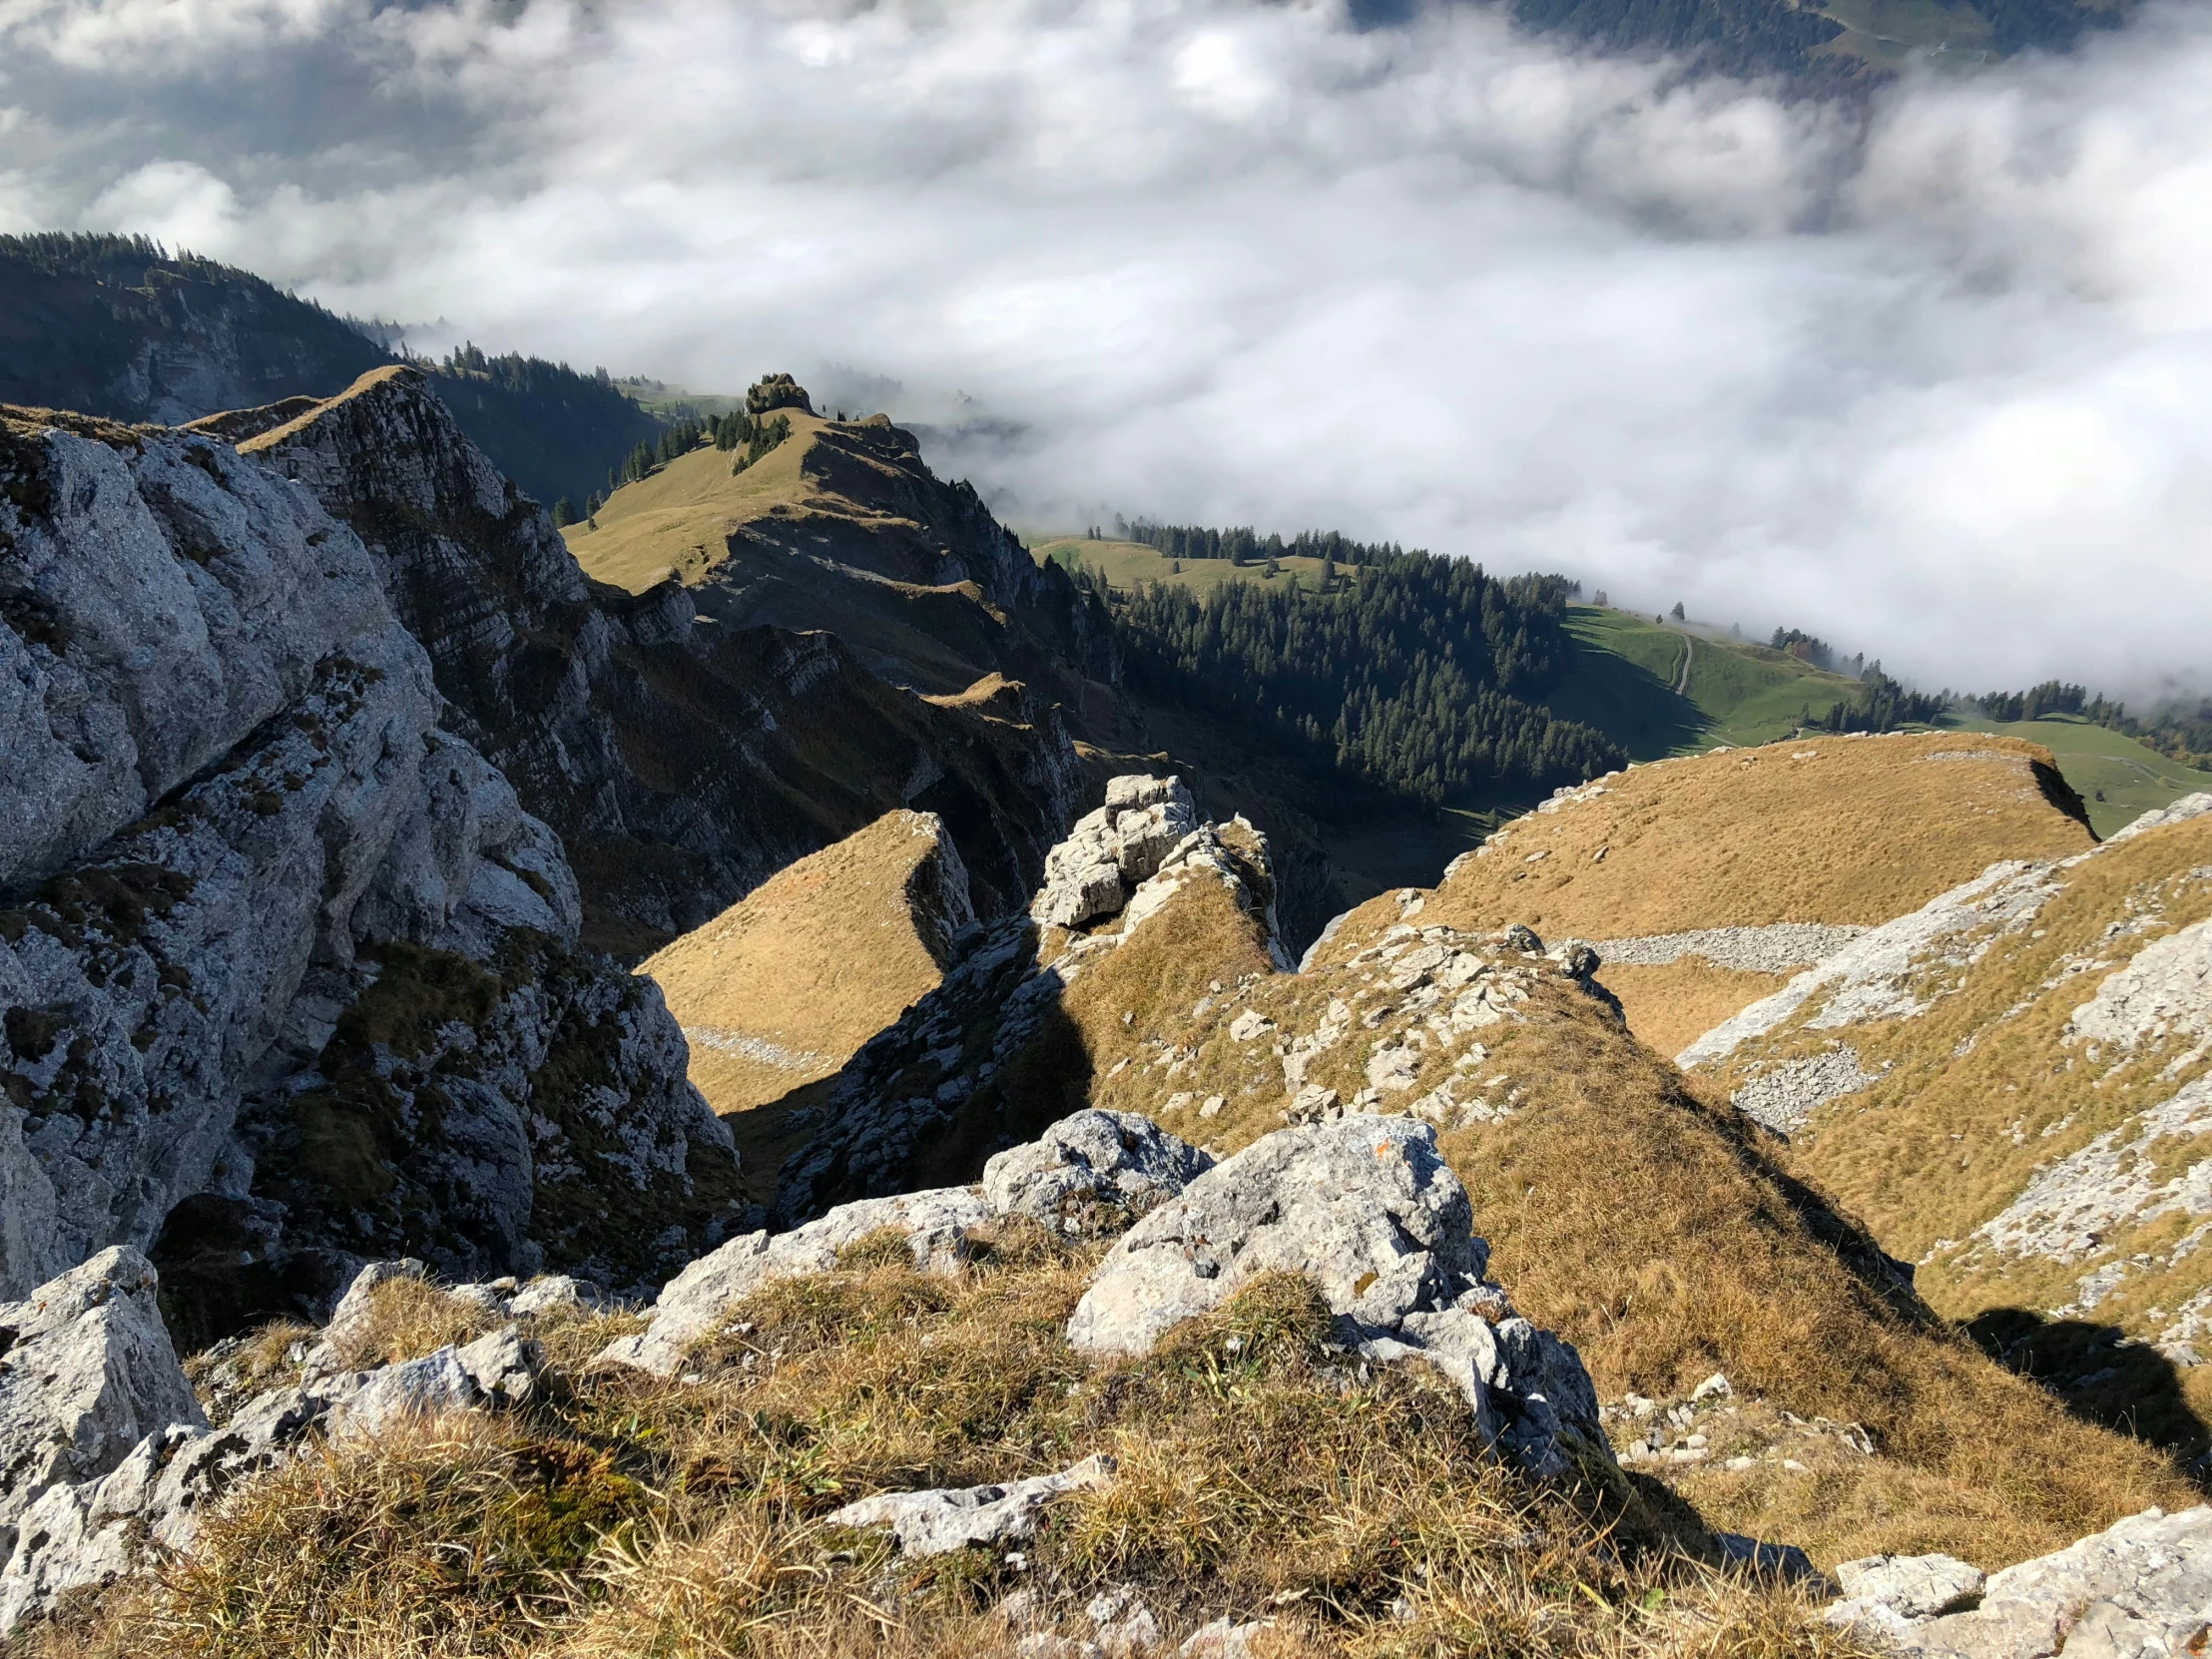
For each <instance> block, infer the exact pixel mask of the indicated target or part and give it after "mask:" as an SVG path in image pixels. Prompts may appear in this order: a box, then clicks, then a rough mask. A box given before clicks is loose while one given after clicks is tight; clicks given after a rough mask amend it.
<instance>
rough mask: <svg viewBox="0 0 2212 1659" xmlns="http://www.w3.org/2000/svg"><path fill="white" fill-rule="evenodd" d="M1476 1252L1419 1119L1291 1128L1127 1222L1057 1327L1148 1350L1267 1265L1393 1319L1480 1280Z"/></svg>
mask: <svg viewBox="0 0 2212 1659" xmlns="http://www.w3.org/2000/svg"><path fill="white" fill-rule="evenodd" d="M1488 1256H1489V1250H1488V1246H1486V1245H1485V1244H1484V1243H1483V1242H1482V1241H1481V1240H1480V1239H1477V1238H1476V1237H1474V1234H1473V1229H1472V1218H1471V1214H1470V1212H1469V1210H1468V1207H1467V1194H1466V1189H1465V1188H1464V1187H1462V1186H1461V1185H1460V1184H1459V1180H1458V1177H1456V1176H1454V1175H1453V1174H1452V1173H1451V1171H1450V1170H1449V1169H1448V1168H1446V1167H1445V1165H1444V1162H1443V1160H1442V1159H1441V1158H1440V1157H1438V1156H1437V1153H1436V1139H1435V1131H1434V1130H1432V1129H1430V1128H1429V1127H1428V1126H1427V1125H1426V1124H1421V1123H1416V1122H1414V1121H1413V1120H1412V1119H1410V1118H1385V1117H1360V1118H1346V1119H1342V1120H1339V1121H1336V1122H1332V1123H1320V1124H1306V1125H1300V1126H1298V1127H1295V1128H1291V1129H1285V1130H1279V1131H1277V1132H1276V1133H1275V1134H1272V1135H1267V1136H1263V1137H1262V1138H1261V1139H1260V1140H1258V1141H1255V1142H1254V1143H1253V1144H1252V1145H1251V1146H1249V1147H1247V1148H1246V1149H1245V1150H1244V1151H1242V1152H1240V1153H1238V1154H1237V1155H1236V1156H1235V1157H1233V1158H1229V1159H1227V1160H1225V1161H1223V1162H1222V1163H1220V1164H1217V1165H1216V1166H1215V1167H1214V1168H1213V1169H1212V1170H1211V1171H1209V1172H1208V1173H1207V1174H1205V1175H1204V1176H1201V1177H1200V1178H1199V1179H1198V1180H1197V1181H1195V1182H1193V1183H1192V1184H1191V1185H1190V1186H1189V1187H1188V1188H1186V1189H1185V1190H1184V1192H1183V1193H1182V1195H1181V1196H1180V1197H1179V1198H1177V1199H1175V1200H1173V1201H1172V1202H1170V1203H1167V1204H1164V1205H1162V1206H1160V1207H1159V1208H1158V1209H1156V1210H1154V1211H1153V1212H1152V1213H1151V1214H1150V1215H1149V1216H1147V1217H1145V1219H1144V1220H1143V1221H1141V1222H1139V1223H1138V1224H1137V1225H1136V1226H1135V1227H1134V1228H1132V1229H1131V1230H1130V1231H1129V1233H1128V1234H1127V1235H1126V1236H1124V1237H1123V1239H1122V1240H1121V1242H1120V1243H1119V1244H1117V1245H1116V1246H1115V1247H1114V1249H1113V1251H1112V1253H1111V1254H1110V1255H1108V1257H1107V1258H1106V1260H1105V1262H1104V1263H1102V1264H1101V1265H1100V1267H1099V1271H1098V1276H1097V1278H1096V1279H1095V1280H1094V1281H1093V1282H1092V1284H1091V1288H1090V1289H1089V1290H1088V1291H1086V1292H1085V1293H1084V1295H1083V1300H1082V1301H1081V1302H1080V1303H1079V1304H1078V1305H1077V1306H1076V1310H1075V1316H1074V1318H1073V1319H1072V1320H1071V1321H1070V1322H1069V1324H1068V1338H1069V1340H1070V1341H1071V1342H1072V1343H1074V1344H1075V1346H1076V1347H1077V1348H1079V1349H1083V1350H1085V1351H1087V1352H1090V1353H1097V1354H1131V1355H1134V1354H1147V1353H1150V1352H1151V1350H1152V1347H1153V1345H1154V1344H1155V1343H1157V1342H1158V1341H1159V1339H1160V1338H1161V1337H1163V1336H1164V1335H1166V1334H1167V1332H1169V1331H1170V1330H1172V1329H1173V1328H1174V1327H1176V1326H1178V1325H1180V1324H1182V1323H1183V1322H1184V1321H1185V1320H1189V1319H1194V1318H1196V1317H1197V1316H1199V1315H1201V1314H1205V1313H1210V1312H1212V1311H1213V1310H1214V1309H1216V1308H1218V1307H1220V1306H1221V1305H1222V1304H1223V1303H1225V1302H1227V1301H1228V1300H1229V1299H1230V1298H1231V1297H1232V1296H1234V1295H1235V1294H1236V1293H1237V1292H1238V1291H1239V1290H1241V1289H1242V1288H1243V1287H1244V1286H1245V1285H1246V1284H1247V1283H1248V1282H1249V1281H1251V1280H1252V1279H1254V1278H1256V1277H1257V1276H1258V1275H1260V1274H1262V1273H1267V1272H1271V1271H1275V1272H1288V1273H1304V1274H1308V1275H1311V1276H1312V1277H1313V1279H1314V1280H1315V1281H1316V1282H1317V1283H1318V1284H1319V1285H1320V1287H1321V1292H1322V1295H1323V1296H1324V1297H1325V1298H1326V1299H1327V1300H1328V1302H1329V1306H1330V1307H1331V1308H1332V1309H1333V1310H1335V1311H1336V1312H1338V1313H1341V1314H1348V1315H1350V1316H1352V1317H1353V1318H1355V1319H1358V1320H1360V1321H1362V1322H1363V1323H1364V1324H1367V1325H1370V1326H1373V1327H1376V1328H1378V1329H1385V1328H1395V1327H1396V1326H1398V1325H1399V1324H1400V1323H1401V1322H1402V1321H1403V1320H1404V1318H1405V1316H1406V1315H1407V1314H1410V1313H1413V1312H1414V1311H1416V1310H1418V1309H1423V1308H1433V1307H1437V1306H1444V1305H1448V1304H1449V1303H1450V1301H1451V1300H1452V1299H1453V1298H1454V1297H1456V1296H1457V1295H1458V1294H1460V1293H1461V1292H1462V1291H1464V1290H1467V1289H1469V1288H1471V1287H1472V1286H1474V1285H1477V1284H1479V1283H1480V1281H1481V1279H1482V1276H1483V1272H1484V1270H1485V1268H1486V1267H1487V1265H1488Z"/></svg>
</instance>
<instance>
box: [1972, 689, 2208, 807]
mask: <svg viewBox="0 0 2212 1659" xmlns="http://www.w3.org/2000/svg"><path fill="white" fill-rule="evenodd" d="M1944 724H1945V725H1946V726H1954V727H1956V728H1957V729H1958V730H1960V731H1965V732H1998V733H2002V734H2003V735H2004V736H2006V737H2010V738H2024V739H2026V740H2027V741H2028V742H2029V743H2039V744H2041V745H2043V746H2044V747H2045V748H2047V749H2048V750H2050V752H2051V753H2052V754H2053V755H2055V756H2056V757H2057V758H2058V769H2059V771H2061V772H2063V773H2064V774H2065V775H2066V782H2067V783H2069V784H2071V785H2072V786H2073V787H2074V790H2075V791H2076V793H2078V794H2079V795H2080V797H2081V799H2082V801H2083V802H2084V803H2085V804H2086V805H2087V807H2088V810H2089V824H2090V826H2091V828H2093V829H2094V830H2096V832H2097V833H2098V834H2099V835H2109V834H2111V833H2112V831H2113V830H2119V829H2122V828H2124V827H2125V826H2126V825H2128V824H2130V823H2132V822H2133V821H2134V820H2136V819H2138V818H2140V817H2142V815H2143V814H2145V813H2147V812H2150V811H2151V810H2153V809H2154V808H2158V807H2165V806H2169V805H2171V804H2172V803H2173V802H2174V801H2175V800H2177V799H2178V798H2180V797H2181V796H2185V795H2192V794H2194V793H2196V792H2197V791H2198V790H2205V789H2212V773H2203V772H2199V771H2197V770H2196V768H2194V767H2185V766H2183V765H2182V764H2181V763H2180V762H2179V761H2169V760H2168V759H2166V757H2165V756H2163V755H2160V754H2159V753H2157V752H2156V751H2155V750H2151V749H2147V748H2145V747H2144V746H2143V745H2142V744H2139V743H2137V742H2136V741H2135V740H2134V739H2133V738H2130V737H2126V736H2123V735H2122V734H2120V733H2118V732H2114V731H2111V730H2109V729H2108V728H2106V727H2102V726H2096V725H2092V724H2091V723H2090V722H2088V721H2085V720H2081V719H2078V718H2076V717H2074V716H2071V715H2054V716H2052V717H2050V718H2049V719H2047V720H2015V721H2007V722H2002V723H1999V722H1997V721H1990V720H1965V719H1960V720H1955V721H1946V722H1945V723H1944Z"/></svg>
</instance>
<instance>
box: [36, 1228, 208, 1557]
mask: <svg viewBox="0 0 2212 1659" xmlns="http://www.w3.org/2000/svg"><path fill="white" fill-rule="evenodd" d="M0 1341H4V1342H5V1345H6V1347H5V1352H4V1353H0V1556H4V1555H5V1554H6V1553H7V1552H8V1551H9V1550H12V1549H13V1548H14V1546H15V1533H16V1528H17V1525H18V1524H19V1523H20V1521H21V1520H22V1517H23V1515H24V1513H25V1512H26V1511H27V1510H29V1509H30V1508H31V1507H32V1505H33V1504H34V1503H36V1502H37V1500H38V1499H39V1497H40V1496H42V1495H43V1494H44V1493H45V1492H46V1491H47V1490H48V1489H49V1488H50V1487H53V1486H56V1485H65V1484H72V1483H76V1482H80V1481H86V1480H93V1479H97V1478H98V1477H99V1476H101V1475H104V1474H106V1473H108V1472H109V1471H110V1470H112V1469H114V1468H115V1467H116V1466H117V1465H118V1464H120V1463H121V1462H122V1461H123V1460H124V1458H125V1457H126V1456H127V1455H128V1454H129V1453H130V1451H131V1448H132V1447H133V1446H135V1445H137V1444H138V1443H139V1442H140V1441H141V1440H143V1439H145V1438H146V1437H147V1436H148V1435H150V1434H155V1433H158V1432H159V1431H161V1430H162V1429H164V1428H167V1427H168V1426H169V1425H170V1424H171V1423H183V1424H186V1425H188V1426H193V1427H204V1426H205V1425H206V1422H207V1419H206V1417H204V1416H203V1415H202V1414H201V1411H200V1406H199V1403H198V1402H197V1401H196V1400H195V1399H194V1398H193V1396H192V1388H191V1385H190V1384H188V1383H186V1381H185V1374H184V1372H183V1371H182V1370H181V1369H180V1368H179V1366H178V1364H177V1354H176V1351H175V1350H174V1349H173V1348H171V1347H170V1343H169V1331H168V1328H167V1327H165V1326H164V1325H163V1324H162V1316H161V1309H160V1308H159V1307H158V1306H157V1305H156V1303H155V1275H154V1269H153V1267H152V1265H151V1264H150V1263H148V1261H147V1260H146V1258H145V1257H143V1256H141V1255H140V1254H139V1253H138V1252H137V1251H135V1250H132V1249H130V1248H129V1247H127V1246H116V1247H113V1248H111V1249H108V1250H104V1251H102V1252H101V1253H100V1254H99V1255H97V1256H95V1257H93V1258H92V1260H91V1261H89V1262H86V1263H85V1264H84V1265H83V1266H81V1267H78V1268H74V1269H72V1270H71V1271H70V1272H68V1273H65V1274H63V1275H62V1276H61V1277H60V1278H59V1279H56V1280H53V1281H51V1282H50V1283H48V1284H45V1285H41V1286H40V1287H39V1288H38V1289H37V1290H36V1291H35V1292H33V1293H32V1294H31V1296H30V1297H28V1298H27V1299H26V1300H24V1301H22V1302H11V1303H5V1304H0Z"/></svg>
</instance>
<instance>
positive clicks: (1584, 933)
mask: <svg viewBox="0 0 2212 1659" xmlns="http://www.w3.org/2000/svg"><path fill="white" fill-rule="evenodd" d="M1984 741H1985V742H1986V741H1988V740H1984ZM1990 748H1991V751H1992V752H1994V753H1996V754H1998V755H2001V756H2002V758H2001V759H1995V760H1986V761H1984V760H1942V761H1924V760H1922V759H1921V757H1923V756H1927V755H1939V754H1943V753H1945V752H1949V753H1953V754H1955V753H1956V752H1957V751H1958V740H1957V739H1956V738H1955V737H1950V736H1945V735H1941V734H1934V735H1923V736H1901V737H1883V738H1820V739H1808V740H1805V741H1802V742H1793V743H1789V744H1783V745H1774V746H1770V747H1767V748H1763V749H1745V750H1730V751H1726V752H1723V753H1718V754H1711V755H1704V756H1692V757H1682V758H1679V759H1675V760H1670V761H1666V762H1663V763H1660V764H1657V765H1653V766H1647V767H1635V768H1632V769H1630V770H1629V771H1627V772H1624V773H1619V774H1616V775H1614V776H1613V777H1610V778H1608V779H1606V780H1604V781H1603V792H1604V793H1602V794H1599V795H1595V796H1592V797H1589V798H1587V799H1584V800H1579V801H1573V802H1569V803H1566V804H1564V805H1562V806H1561V807H1560V808H1559V809H1558V810H1557V811H1555V812H1550V813H1539V814H1531V815H1530V816H1528V817H1526V818H1524V819H1521V820H1518V821H1516V822H1515V823H1514V824H1513V825H1512V826H1510V827H1508V829H1507V830H1505V831H1504V832H1503V834H1502V835H1501V836H1500V837H1499V838H1497V839H1496V840H1494V841H1493V843H1492V850H1490V851H1489V852H1487V853H1485V854H1484V855H1483V856H1482V857H1480V858H1472V859H1468V860H1467V861H1465V862H1464V863H1462V864H1460V865H1459V867H1458V868H1457V869H1456V870H1454V871H1453V872H1452V874H1451V876H1450V877H1449V878H1448V879H1447V880H1445V881H1444V883H1443V884H1442V886H1441V887H1440V888H1439V889H1438V891H1437V893H1436V895H1435V896H1434V897H1433V898H1431V899H1429V900H1428V901H1427V903H1426V905H1425V907H1424V910H1423V912H1422V915H1423V919H1424V920H1428V919H1434V920H1437V921H1442V922H1446V923H1449V924H1451V925H1453V926H1460V927H1470V928H1480V929H1488V928H1493V927H1501V926H1504V925H1506V924H1508V923H1511V922H1516V921H1517V922H1524V923H1526V924H1527V925H1529V926H1531V927H1534V928H1535V929H1536V931H1537V932H1538V933H1540V934H1542V935H1544V936H1546V937H1554V936H1558V935H1561V934H1566V935H1572V936H1575V937H1579V938H1587V939H1606V938H1622V937H1631V936H1637V935H1646V934H1655V933H1677V932H1685V931H1688V930H1691V929H1694V928H1702V927H1731V926H1763V925H1765V924H1768V923H1771V922H1782V921H1801V922H1808V921H1809V922H1828V923H1832V924H1850V925H1859V926H1874V925H1878V924H1880V923H1882V922H1885V921H1888V920H1890V919H1891V918H1892V917H1894V916H1899V915H1902V914H1904V913H1905V912H1907V911H1909V910H1913V909H1917V908H1919V907H1920V906H1921V905H1922V904H1925V903H1927V902H1928V900H1929V899H1931V898H1934V897H1935V896H1936V894H1937V893H1940V892H1943V891H1945V890H1947V889H1948V888H1950V887H1953V886H1955V885H1957V884H1958V883H1959V882H1961V881H1964V880H1967V879H1969V878H1970V877H1972V876H1974V875H1976V874H1978V873H1979V872H1980V871H1981V870H1982V869H1983V868H1984V867H1985V866H1986V865H1988V864H1989V863H1991V862H1993V861H1994V860H1996V859H1999V858H2032V857H2055V856H2063V855H2065V854H2068V853H2073V852H2079V851H2081V850H2083V849H2084V848H2086V847H2087V846H2089V845H2090V838H2089V833H2088V831H2087V830H2085V829H2083V828H2082V826H2081V825H2080V824H2079V823H2078V822H2077V821H2076V820H2073V819H2071V818H2068V817H2067V816H2066V815H2065V814H2064V813H2062V812H2061V811H2059V810H2058V809H2057V808H2056V807H2054V806H2053V805H2052V804H2051V802H2050V801H2049V799H2048V798H2047V797H2046V796H2045V795H2044V794H2043V792H2042V790H2041V789H2040V788H2039V787H2038V784H2037V780H2036V778H2035V777H2034V775H2033V772H2032V768H2033V767H2034V766H2035V765H2036V764H2037V763H2042V764H2045V765H2047V764H2048V761H2049V756H2048V754H2047V752H2045V751H2044V750H2042V749H2040V748H2038V747H2037V746H2035V745H2031V744H2027V743H2022V742H2018V741H2016V740H2001V741H1999V742H1996V743H1992V744H1991V745H1990ZM1799 757H1804V758H1803V759H1800V758H1799ZM1601 849H1602V850H1603V852H1604V854H1605V855H1604V857H1603V858H1602V859H1599V858H1598V857H1597V854H1598V852H1599V851H1600V850H1601ZM1531 860H1533V861H1531ZM1392 919H1395V907H1394V906H1393V905H1392V904H1391V903H1390V902H1389V901H1388V900H1387V899H1383V900H1377V901H1375V902H1373V903H1371V904H1370V905H1368V906H1366V907H1365V908H1363V909H1362V910H1361V911H1360V912H1358V913H1356V914H1355V916H1354V917H1353V918H1352V919H1351V920H1350V921H1348V922H1347V924H1346V929H1345V935H1346V937H1348V938H1349V937H1355V936H1358V934H1359V933H1360V931H1361V930H1362V929H1363V928H1366V927H1370V926H1373V925H1378V924H1381V923H1382V922H1385V921H1387V920H1392ZM1604 977H1605V982H1606V984H1607V985H1608V986H1609V987H1610V988H1611V989H1612V990H1613V991H1614V993H1615V994H1616V995H1618V996H1619V997H1620V998H1621V1000H1622V1002H1623V1004H1624V1005H1625V1006H1626V1007H1627V1009H1628V1014H1629V1020H1630V1023H1631V1025H1632V1027H1633V1028H1634V1029H1635V1031H1636V1033H1637V1034H1638V1036H1640V1037H1641V1038H1643V1040H1644V1041H1646V1042H1647V1043H1649V1044H1650V1045H1651V1046H1652V1047H1653V1048H1654V1049H1655V1050H1656V1051H1657V1052H1659V1053H1662V1054H1674V1053H1678V1052H1679V1051H1680V1050H1681V1048H1682V1047H1684V1046H1685V1045H1687V1044H1688V1043H1689V1042H1690V1041H1691V1040H1693V1039H1694V1038H1696V1037H1697V1036H1699V1035H1701V1034H1702V1033H1704V1032H1705V1031H1708V1030H1710V1029H1711V1028H1712V1027H1713V1026H1714V1025H1717V1024H1718V1023H1720V1021H1721V1020H1722V1019H1725V1018H1726V1017H1727V1016H1728V1015H1730V1014H1732V1013H1734V1012H1735V1011H1736V1010H1737V1009H1738V1008H1740V1007H1742V1006H1744V1005H1745V1004H1747V1003H1750V1002H1752V1001H1755V1000H1757V999H1758V998H1759V997H1761V996H1764V995H1766V994H1768V993H1769V992H1771V991H1774V990H1777V989H1779V988H1780V987H1781V984H1782V983H1783V981H1784V979H1785V978H1786V977H1787V975H1782V974H1758V973H1746V972H1724V971H1722V970H1720V969H1717V968H1715V967H1713V966H1712V965H1710V964H1708V963H1706V962H1705V961H1703V960H1702V959H1700V958H1682V959H1679V960H1677V961H1676V962H1674V963H1672V964H1669V965H1667V966H1650V967H1628V968H1619V969H1612V968H1608V969H1607V970H1605V975H1604Z"/></svg>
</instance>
